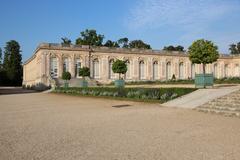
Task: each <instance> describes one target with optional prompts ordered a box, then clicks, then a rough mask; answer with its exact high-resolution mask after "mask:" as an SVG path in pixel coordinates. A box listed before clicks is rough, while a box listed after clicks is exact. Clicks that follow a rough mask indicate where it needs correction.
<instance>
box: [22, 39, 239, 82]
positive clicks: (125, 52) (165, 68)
mask: <svg viewBox="0 0 240 160" xmlns="http://www.w3.org/2000/svg"><path fill="white" fill-rule="evenodd" d="M116 59H121V60H125V61H126V63H127V67H128V71H127V73H126V75H124V78H125V80H126V81H155V80H161V81H165V80H169V79H171V78H172V77H173V75H175V77H176V79H194V75H195V73H202V65H200V64H192V63H191V61H190V60H189V57H188V54H187V53H185V52H175V51H174V52H169V51H162V50H143V49H124V48H108V47H90V46H78V45H68V46H65V45H61V44H52V43H42V44H40V45H39V46H38V47H37V49H36V51H35V52H34V54H33V56H32V57H31V58H30V59H28V60H27V61H26V62H25V63H24V65H23V85H25V86H32V85H36V84H44V85H46V86H49V85H51V83H52V81H54V80H55V79H60V78H61V75H62V72H63V71H69V72H70V73H71V75H72V78H74V79H79V78H81V77H79V75H78V71H79V68H81V67H83V66H87V67H89V68H90V73H91V75H90V78H91V79H93V80H95V81H97V82H99V83H110V82H111V81H113V80H114V79H117V77H118V76H117V75H116V74H114V73H113V71H112V64H113V62H114V61H115V60H116ZM206 73H213V74H214V77H215V78H224V77H239V76H240V56H233V55H220V57H219V59H218V61H217V62H215V63H213V64H208V65H207V66H206Z"/></svg>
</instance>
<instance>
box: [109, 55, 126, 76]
mask: <svg viewBox="0 0 240 160" xmlns="http://www.w3.org/2000/svg"><path fill="white" fill-rule="evenodd" d="M112 71H113V72H114V73H118V74H119V79H120V75H121V74H125V73H126V72H127V65H126V62H125V61H122V60H119V59H117V60H116V61H115V62H113V65H112Z"/></svg>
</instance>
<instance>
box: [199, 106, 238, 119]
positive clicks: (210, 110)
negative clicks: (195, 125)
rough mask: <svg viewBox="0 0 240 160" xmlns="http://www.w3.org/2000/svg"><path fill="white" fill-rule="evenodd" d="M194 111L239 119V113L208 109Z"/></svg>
mask: <svg viewBox="0 0 240 160" xmlns="http://www.w3.org/2000/svg"><path fill="white" fill-rule="evenodd" d="M196 110H197V111H200V112H204V113H214V114H221V115H224V116H230V117H239V118H240V112H236V111H226V110H219V109H208V108H197V109H196Z"/></svg>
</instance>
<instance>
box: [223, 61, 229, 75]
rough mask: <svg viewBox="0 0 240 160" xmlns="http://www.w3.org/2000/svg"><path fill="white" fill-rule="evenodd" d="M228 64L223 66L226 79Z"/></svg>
mask: <svg viewBox="0 0 240 160" xmlns="http://www.w3.org/2000/svg"><path fill="white" fill-rule="evenodd" d="M228 74H229V73H228V64H225V66H224V77H228Z"/></svg>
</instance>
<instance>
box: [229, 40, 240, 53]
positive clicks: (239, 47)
mask: <svg viewBox="0 0 240 160" xmlns="http://www.w3.org/2000/svg"><path fill="white" fill-rule="evenodd" d="M229 50H230V54H240V42H238V43H237V44H231V45H230V48H229Z"/></svg>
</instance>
